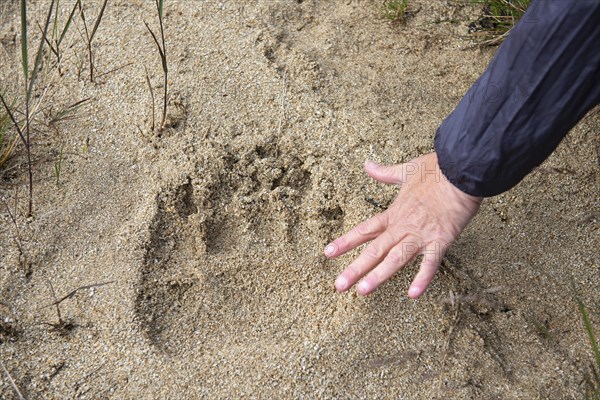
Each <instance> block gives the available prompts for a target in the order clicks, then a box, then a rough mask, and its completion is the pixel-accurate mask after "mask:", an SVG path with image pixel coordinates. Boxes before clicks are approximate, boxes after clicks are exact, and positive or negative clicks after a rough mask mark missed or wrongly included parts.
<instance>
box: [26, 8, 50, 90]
mask: <svg viewBox="0 0 600 400" xmlns="http://www.w3.org/2000/svg"><path fill="white" fill-rule="evenodd" d="M54 1H55V0H52V2H51V3H50V8H49V9H48V15H47V16H46V24H45V25H44V30H43V31H42V39H41V40H40V45H39V46H38V51H37V54H36V55H35V63H34V65H33V71H31V80H30V81H29V86H28V88H27V99H30V98H31V91H32V90H33V85H34V83H35V78H37V73H38V69H39V66H40V62H42V55H43V51H42V50H43V49H44V43H46V40H47V38H46V35H47V33H48V27H49V26H50V21H51V20H52V10H54Z"/></svg>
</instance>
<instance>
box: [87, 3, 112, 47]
mask: <svg viewBox="0 0 600 400" xmlns="http://www.w3.org/2000/svg"><path fill="white" fill-rule="evenodd" d="M107 4H108V0H104V3H102V8H101V9H100V13H99V14H98V18H96V23H95V24H94V28H93V29H92V34H91V35H90V40H89V41H90V43H92V40H94V36H96V31H97V30H98V26H100V21H102V16H103V15H104V10H106V5H107Z"/></svg>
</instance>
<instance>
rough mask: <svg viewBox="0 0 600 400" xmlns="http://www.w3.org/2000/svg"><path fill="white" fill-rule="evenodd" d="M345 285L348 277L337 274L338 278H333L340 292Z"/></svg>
mask: <svg viewBox="0 0 600 400" xmlns="http://www.w3.org/2000/svg"><path fill="white" fill-rule="evenodd" d="M347 287H348V279H346V278H344V277H343V276H338V278H337V279H336V280H335V288H336V289H337V290H339V291H340V292H341V291H344V290H346V288H347Z"/></svg>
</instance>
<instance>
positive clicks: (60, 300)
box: [48, 281, 115, 314]
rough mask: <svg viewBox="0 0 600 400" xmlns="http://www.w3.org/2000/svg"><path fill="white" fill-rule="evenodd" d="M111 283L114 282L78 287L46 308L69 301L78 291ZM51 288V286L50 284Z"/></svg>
mask: <svg viewBox="0 0 600 400" xmlns="http://www.w3.org/2000/svg"><path fill="white" fill-rule="evenodd" d="M111 283H115V281H108V282H103V283H94V284H92V285H85V286H80V287H78V288H77V289H74V290H72V291H71V292H69V294H67V295H66V296H63V297H61V298H60V299H59V300H56V301H55V302H54V303H52V304H50V305H48V307H52V306H54V305H56V306H58V305H59V304H60V303H62V302H63V301H65V300H67V299H70V298H71V297H73V296H75V295H76V294H77V292H78V291H80V290H85V289H91V288H95V287H99V286H105V285H110V284H111ZM51 286H52V284H51ZM52 291H54V289H52ZM59 314H60V312H59Z"/></svg>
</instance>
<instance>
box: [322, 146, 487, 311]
mask: <svg viewBox="0 0 600 400" xmlns="http://www.w3.org/2000/svg"><path fill="white" fill-rule="evenodd" d="M365 171H366V173H367V174H368V175H369V176H371V177H372V178H374V179H376V180H378V181H379V182H383V183H388V184H396V185H401V187H400V192H399V194H398V197H396V200H394V202H393V203H392V205H391V206H390V207H389V208H388V209H387V210H385V211H384V212H382V213H381V214H377V215H376V216H374V217H372V218H370V219H368V220H366V221H363V222H362V223H361V224H359V225H357V226H356V227H355V228H354V229H352V230H351V231H349V232H348V233H346V234H345V235H343V236H341V237H339V238H337V239H336V240H334V241H333V242H331V243H330V244H328V245H327V246H326V247H325V250H324V251H325V255H326V256H327V258H335V257H338V256H340V255H342V254H344V253H346V252H347V251H349V250H352V249H354V248H355V247H357V246H360V245H361V244H363V243H366V242H368V241H371V243H369V245H368V246H367V247H366V248H365V249H364V251H363V252H362V253H361V254H360V256H359V257H358V258H357V259H356V260H354V261H353V262H352V263H351V264H350V265H349V266H348V267H347V268H346V269H345V270H344V272H342V273H341V274H340V275H339V276H338V278H337V279H336V281H335V287H336V289H337V290H338V291H340V292H344V291H346V290H348V289H350V288H351V287H352V286H353V285H354V284H355V283H356V282H358V281H359V280H360V282H359V283H358V285H357V287H356V291H357V292H358V293H359V294H361V295H368V294H370V293H372V292H373V291H374V290H375V289H377V287H378V286H379V285H381V284H382V283H383V282H385V281H386V280H388V279H389V278H390V277H391V276H392V275H393V274H395V273H396V272H397V271H398V270H400V269H401V268H402V267H404V266H405V265H406V264H407V263H408V262H409V261H410V260H412V259H413V258H414V257H416V256H417V255H423V260H422V262H421V267H420V268H419V272H418V273H417V275H416V276H415V279H414V280H413V282H412V284H411V285H410V289H409V290H408V296H409V297H411V298H413V299H416V298H418V297H419V296H421V295H422V294H423V293H424V292H425V290H426V289H427V286H429V283H430V282H431V281H432V279H433V277H434V275H435V273H436V272H437V270H438V268H439V265H440V263H441V261H442V257H443V256H444V253H445V252H446V250H447V248H448V247H449V246H450V244H452V243H453V242H454V241H455V240H456V239H457V238H458V236H459V235H460V233H461V232H462V230H463V229H464V228H465V227H466V226H467V225H468V224H469V222H470V221H471V219H472V218H473V217H474V216H475V214H477V211H478V210H479V206H480V204H481V201H482V200H483V198H481V197H474V196H471V195H468V194H466V193H464V192H462V191H461V190H460V189H458V188H456V187H455V186H454V185H452V184H451V183H450V182H449V181H448V180H447V179H446V178H445V177H444V175H443V174H442V173H441V171H440V169H439V166H438V162H437V155H436V154H435V153H430V154H427V155H424V156H422V157H419V158H416V159H414V160H412V161H409V162H407V163H404V164H398V165H389V166H385V165H378V164H375V163H373V162H370V161H367V163H366V164H365ZM361 278H362V280H361Z"/></svg>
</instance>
